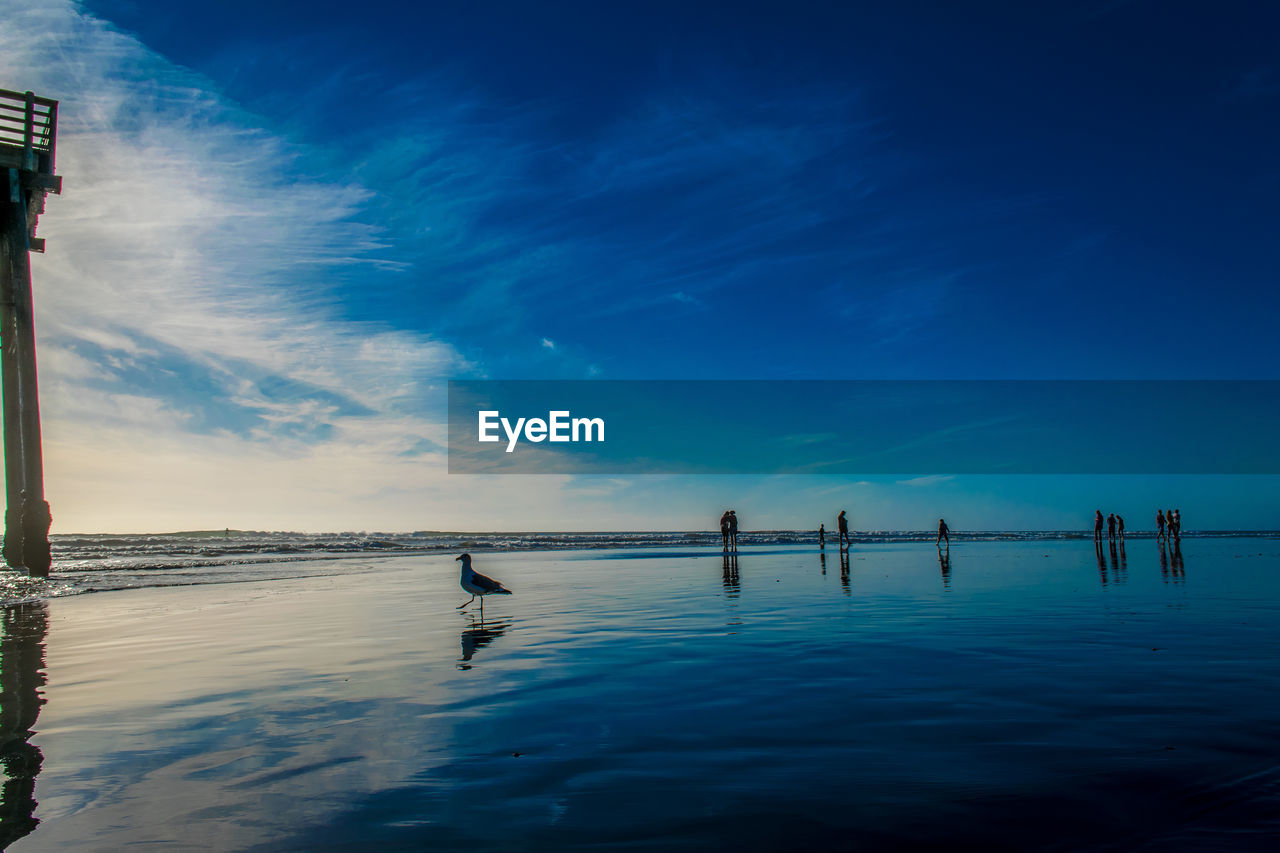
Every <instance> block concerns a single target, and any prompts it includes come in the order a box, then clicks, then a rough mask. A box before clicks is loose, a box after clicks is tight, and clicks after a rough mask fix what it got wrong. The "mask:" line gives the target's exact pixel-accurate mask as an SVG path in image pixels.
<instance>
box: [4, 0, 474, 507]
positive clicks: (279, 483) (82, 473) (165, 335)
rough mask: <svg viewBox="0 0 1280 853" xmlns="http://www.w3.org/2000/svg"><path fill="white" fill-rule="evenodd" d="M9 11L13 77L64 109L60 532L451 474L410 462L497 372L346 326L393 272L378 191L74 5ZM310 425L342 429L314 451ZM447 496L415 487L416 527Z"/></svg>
mask: <svg viewBox="0 0 1280 853" xmlns="http://www.w3.org/2000/svg"><path fill="white" fill-rule="evenodd" d="M3 17H4V19H5V21H6V27H5V28H4V29H3V30H0V79H2V80H4V81H5V82H4V85H6V86H9V87H12V86H16V87H18V88H23V89H25V88H29V89H32V90H34V91H36V92H37V93H38V94H41V95H44V96H49V97H55V98H58V99H59V100H60V101H61V104H60V110H59V125H60V126H59V139H58V151H57V157H58V164H57V165H58V172H59V173H60V174H61V175H62V176H63V177H64V192H63V194H62V195H61V196H51V197H50V198H49V201H48V205H47V209H46V213H45V214H44V215H43V216H42V217H41V220H40V225H39V227H40V235H41V236H42V237H45V238H46V239H47V241H48V254H46V255H44V256H34V257H33V276H34V282H35V284H34V289H35V295H36V319H37V334H38V339H39V346H40V363H41V393H42V400H41V403H42V413H43V415H44V419H45V421H44V431H45V437H46V442H45V445H46V468H47V472H48V476H47V479H48V488H47V491H48V493H49V495H50V498H51V500H52V501H53V505H54V511H55V514H56V515H57V517H58V522H57V524H56V526H55V531H58V530H60V531H64V532H65V531H68V530H77V529H95V530H105V529H123V530H155V529H158V528H161V527H165V526H172V525H178V526H198V525H200V524H202V523H204V519H206V518H208V520H209V521H210V522H216V523H221V518H217V519H214V518H210V517H209V516H208V514H209V512H210V511H211V510H213V509H215V508H218V507H220V506H223V505H229V506H231V507H236V506H245V507H248V506H255V507H256V508H257V510H258V511H260V512H261V515H260V516H258V520H257V522H256V523H255V522H254V520H253V519H249V518H241V519H240V520H239V521H238V523H239V524H242V525H244V526H249V527H255V526H263V525H273V524H274V525H279V524H280V523H281V522H280V521H273V520H272V519H281V518H284V517H292V518H296V519H297V521H296V524H297V526H300V527H305V528H310V529H315V528H317V527H326V526H344V527H345V526H350V525H351V524H369V523H371V522H372V521H373V520H376V519H377V518H378V517H379V516H381V515H384V514H385V513H386V510H387V507H386V506H380V505H378V504H377V503H376V501H378V500H381V499H382V498H379V497H378V496H379V495H382V494H389V493H392V492H396V491H397V490H402V491H403V490H409V491H412V490H413V489H415V488H418V485H419V484H420V483H421V481H422V480H423V478H426V477H430V476H434V477H436V478H437V479H440V478H442V477H444V474H443V464H442V463H441V461H440V460H439V459H432V458H430V457H421V458H417V459H416V460H414V461H412V462H406V461H405V459H404V458H403V457H401V456H399V455H397V454H400V453H402V452H404V451H405V450H406V449H408V448H410V447H412V446H414V444H415V443H417V442H419V441H421V440H422V439H423V438H429V439H432V440H437V441H441V442H442V441H443V434H442V433H443V428H442V427H441V426H440V425H439V424H438V423H437V422H436V421H438V420H440V419H442V418H441V416H440V415H439V414H438V412H439V411H440V410H442V408H443V389H442V386H441V380H442V379H443V378H446V377H448V376H449V375H452V374H467V373H473V372H474V371H475V367H474V366H473V365H470V364H467V363H466V362H465V361H464V360H463V359H462V358H461V357H460V356H459V354H458V352H457V351H456V350H455V349H454V348H453V347H452V346H450V345H449V344H448V343H446V342H442V341H439V340H435V339H432V338H431V337H429V336H428V335H425V334H422V333H419V332H416V331H412V330H401V329H395V328H393V327H391V326H390V325H386V324H380V323H369V322H353V321H350V320H347V319H344V318H343V317H342V315H341V312H340V305H339V304H338V299H337V297H336V295H335V294H334V293H333V292H332V290H331V289H330V288H328V287H327V285H326V279H327V277H328V276H330V275H332V274H334V273H335V272H339V271H343V270H348V271H350V270H352V269H353V268H354V267H358V268H359V271H361V272H362V273H363V271H364V270H366V269H367V270H378V271H380V272H381V273H383V274H388V270H390V274H394V272H395V267H396V262H395V261H394V259H393V258H392V257H391V253H390V252H389V251H388V247H387V245H386V242H385V240H384V237H383V235H382V234H381V233H380V232H379V230H378V229H377V228H376V227H374V226H371V225H369V224H366V223H362V222H361V221H360V220H359V214H360V213H361V211H362V210H363V206H364V205H366V204H367V202H368V201H369V193H368V192H367V191H366V190H365V189H363V188H362V187H360V186H358V185H356V184H354V183H349V182H342V181H337V182H335V181H334V180H333V179H332V178H328V177H325V176H323V175H320V174H319V173H316V172H313V171H312V170H310V169H309V168H308V166H307V156H306V155H307V152H306V151H305V150H304V149H302V148H300V147H298V146H296V145H293V144H291V143H290V142H289V141H288V140H286V139H283V138H281V137H279V136H276V135H273V134H272V133H270V132H268V131H266V130H264V129H262V127H261V126H260V123H259V122H258V121H257V120H256V119H255V117H253V116H251V115H247V114H245V113H244V112H243V111H241V110H239V109H238V108H237V107H236V106H235V105H233V104H230V103H228V102H226V101H225V100H224V99H223V98H221V97H220V95H219V94H218V93H217V92H216V90H215V89H214V87H213V86H212V85H211V84H210V83H209V82H208V81H207V80H204V79H202V78H200V77H199V76H198V75H195V74H192V73H191V72H189V71H187V70H185V69H182V68H179V67H176V66H174V65H172V64H171V63H169V62H167V61H166V60H164V59H163V58H162V57H159V56H157V55H156V54H154V53H152V52H151V51H149V50H148V49H147V48H145V47H144V46H143V45H142V44H140V43H139V42H138V41H136V40H135V39H133V38H132V37H130V36H128V35H125V34H122V33H119V32H116V31H114V30H113V29H111V28H110V26H108V25H107V24H105V23H104V22H102V21H99V20H97V19H95V18H93V17H91V16H89V15H87V14H82V13H81V12H80V10H79V9H78V8H77V7H76V6H75V5H73V4H71V3H65V2H63V3H59V2H53V3H50V2H32V3H7V4H6V8H5V10H4V12H3ZM197 382H198V383H205V384H206V385H208V386H210V388H204V389H203V390H202V391H200V392H197V391H191V390H186V386H191V385H192V384H193V383H197ZM153 386H156V387H153ZM279 387H285V388H286V389H287V390H286V391H285V392H280V391H279V390H278V389H279ZM166 388H167V389H168V390H166ZM273 388H274V389H275V391H274V392H273V391H272V389H273ZM210 389H211V390H210ZM211 392H212V393H214V394H216V396H217V399H219V400H225V401H226V405H227V406H229V407H232V408H235V409H240V410H244V411H245V412H247V413H248V414H249V415H250V416H252V420H253V423H254V424H255V426H253V427H252V428H245V429H241V430H239V431H234V430H230V429H226V428H223V429H215V430H212V431H210V430H209V429H203V430H197V429H195V428H194V427H195V421H196V420H197V419H196V418H195V417H194V414H193V410H191V409H190V408H189V401H188V398H189V397H190V396H191V395H194V394H196V393H203V394H204V395H205V396H206V397H208V396H209V395H210V393H211ZM352 409H358V410H360V415H359V416H353V415H351V414H350V410H352ZM344 411H346V412H347V413H346V414H344ZM433 411H435V412H436V414H432V412H433ZM300 425H305V426H306V427H307V428H308V429H311V430H313V431H314V430H321V432H319V433H316V434H315V435H313V437H312V438H310V439H308V440H306V441H303V440H301V439H298V438H296V437H294V435H293V433H292V432H291V431H290V430H291V429H294V428H297V427H299V426H300ZM316 435H318V436H319V437H318V438H317V437H316ZM255 495H256V496H261V498H262V499H261V500H256V499H255V498H253V497H252V496H255ZM425 498H426V495H425V493H424V501H423V502H421V503H418V504H417V505H415V506H409V505H406V503H405V502H404V500H403V498H399V507H400V509H401V512H400V514H401V516H402V517H401V519H400V521H401V526H405V527H414V526H418V527H420V526H423V524H424V523H425V522H424V521H418V522H416V523H413V522H412V519H411V517H410V516H412V515H416V516H417V517H419V518H420V517H421V516H422V515H423V511H424V506H425ZM362 500H365V501H374V503H372V504H370V503H361V502H360V501H362ZM302 507H306V508H308V509H310V510H312V511H314V512H315V515H313V516H310V517H309V518H305V519H304V517H303V514H302V513H301V512H295V511H293V509H292V508H302ZM224 515H225V514H224ZM342 519H347V521H346V522H345V523H341V524H340V521H341V520H342Z"/></svg>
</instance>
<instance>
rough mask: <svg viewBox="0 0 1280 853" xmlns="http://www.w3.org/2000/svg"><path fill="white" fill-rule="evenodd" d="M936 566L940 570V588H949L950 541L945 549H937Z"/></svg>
mask: <svg viewBox="0 0 1280 853" xmlns="http://www.w3.org/2000/svg"><path fill="white" fill-rule="evenodd" d="M938 567H939V568H940V569H941V570H942V588H943V589H951V543H950V542H948V543H947V550H945V551H944V550H942V549H941V548H939V549H938Z"/></svg>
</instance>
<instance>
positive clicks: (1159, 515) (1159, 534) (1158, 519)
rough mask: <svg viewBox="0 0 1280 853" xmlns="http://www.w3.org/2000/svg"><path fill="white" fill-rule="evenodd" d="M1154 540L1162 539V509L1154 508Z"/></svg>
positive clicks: (1160, 540) (1161, 540)
mask: <svg viewBox="0 0 1280 853" xmlns="http://www.w3.org/2000/svg"><path fill="white" fill-rule="evenodd" d="M1156 541H1157V542H1163V541H1164V510H1162V509H1158V510H1156Z"/></svg>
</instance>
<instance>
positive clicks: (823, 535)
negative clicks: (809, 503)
mask: <svg viewBox="0 0 1280 853" xmlns="http://www.w3.org/2000/svg"><path fill="white" fill-rule="evenodd" d="M818 547H819V548H825V547H827V525H826V524H825V523H824V524H819V525H818Z"/></svg>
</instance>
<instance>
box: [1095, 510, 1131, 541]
mask: <svg viewBox="0 0 1280 853" xmlns="http://www.w3.org/2000/svg"><path fill="white" fill-rule="evenodd" d="M1102 524H1103V519H1102V510H1097V511H1096V512H1095V513H1094V515H1093V541H1094V542H1099V543H1100V542H1102ZM1106 525H1107V540H1108V541H1111V542H1115V541H1116V539H1117V538H1119V540H1120V541H1121V542H1123V541H1124V516H1122V515H1116V514H1115V513H1114V512H1112V513H1108V514H1107V518H1106Z"/></svg>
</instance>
